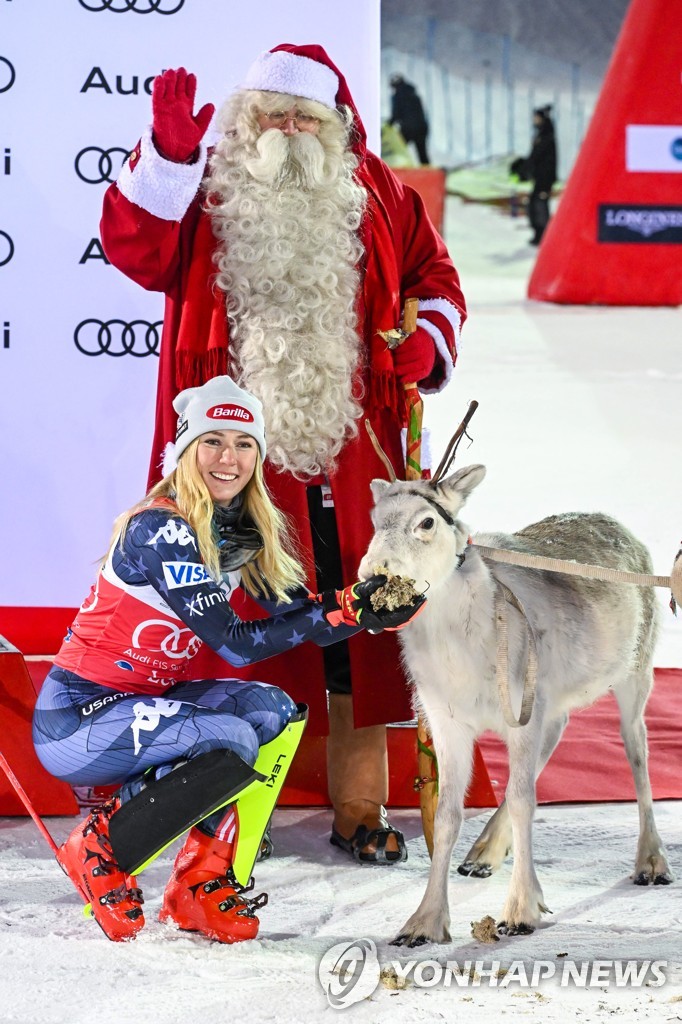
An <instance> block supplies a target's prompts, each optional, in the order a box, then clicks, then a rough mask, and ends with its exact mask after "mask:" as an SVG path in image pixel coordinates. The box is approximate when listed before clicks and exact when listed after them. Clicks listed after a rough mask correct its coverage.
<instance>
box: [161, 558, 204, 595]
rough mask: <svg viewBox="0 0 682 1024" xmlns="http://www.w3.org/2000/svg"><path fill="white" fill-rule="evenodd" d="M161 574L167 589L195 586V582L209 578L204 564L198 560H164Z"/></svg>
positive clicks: (201, 581) (202, 581)
mask: <svg viewBox="0 0 682 1024" xmlns="http://www.w3.org/2000/svg"><path fill="white" fill-rule="evenodd" d="M163 576H164V579H165V581H166V585H167V586H168V589H169V590H176V589H177V588H178V587H196V586H197V584H199V583H205V582H206V580H210V579H211V577H210V576H209V574H208V573H207V572H206V566H205V565H201V564H200V563H199V562H164V563H163Z"/></svg>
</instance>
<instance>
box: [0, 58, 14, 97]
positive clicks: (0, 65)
mask: <svg viewBox="0 0 682 1024" xmlns="http://www.w3.org/2000/svg"><path fill="white" fill-rule="evenodd" d="M16 77H17V74H16V71H15V70H14V64H12V62H11V61H9V60H7V57H0V92H7V90H8V89H11V88H12V86H13V85H14V80H15V78H16Z"/></svg>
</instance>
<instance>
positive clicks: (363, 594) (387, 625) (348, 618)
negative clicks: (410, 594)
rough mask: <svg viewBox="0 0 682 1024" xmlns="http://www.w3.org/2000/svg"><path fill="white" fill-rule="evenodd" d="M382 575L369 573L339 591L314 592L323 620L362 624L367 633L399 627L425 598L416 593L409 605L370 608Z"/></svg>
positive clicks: (411, 617) (379, 586)
mask: <svg viewBox="0 0 682 1024" xmlns="http://www.w3.org/2000/svg"><path fill="white" fill-rule="evenodd" d="M386 579H387V577H386V576H381V575H378V576H370V577H369V579H367V580H363V581H362V582H358V583H353V584H352V586H350V587H344V589H343V590H325V591H324V593H322V594H319V595H318V600H319V601H320V602H321V604H322V606H323V608H324V615H325V618H326V620H327V622H329V623H330V625H332V626H340V625H346V626H362V627H363V628H364V629H367V630H369V632H370V633H381V632H382V630H384V629H389V630H396V629H402V628H403V626H406V625H407V624H408V622H411V621H412V619H414V618H415V616H417V615H418V614H419V612H420V611H421V610H422V608H423V606H424V604H425V602H426V598H425V597H424V595H423V594H419V595H418V596H417V597H416V598H415V599H414V601H413V602H412V603H411V604H408V605H403V606H402V607H400V608H394V609H392V610H390V611H389V609H388V608H380V609H379V610H378V611H375V610H374V608H372V604H371V601H370V598H371V596H372V594H373V593H374V592H375V591H377V590H379V589H380V588H381V587H383V585H384V583H386Z"/></svg>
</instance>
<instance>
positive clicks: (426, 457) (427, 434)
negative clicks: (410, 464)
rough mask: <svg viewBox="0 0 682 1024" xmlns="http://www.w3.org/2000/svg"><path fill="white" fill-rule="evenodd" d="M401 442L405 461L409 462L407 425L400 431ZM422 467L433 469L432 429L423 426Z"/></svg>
mask: <svg viewBox="0 0 682 1024" xmlns="http://www.w3.org/2000/svg"><path fill="white" fill-rule="evenodd" d="M400 443H401V445H402V448H403V462H407V427H403V428H402V429H401V431H400ZM421 468H422V469H423V470H424V469H431V468H432V461H431V431H430V430H429V428H428V427H422V451H421Z"/></svg>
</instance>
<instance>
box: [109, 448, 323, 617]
mask: <svg viewBox="0 0 682 1024" xmlns="http://www.w3.org/2000/svg"><path fill="white" fill-rule="evenodd" d="M200 441H201V437H197V438H196V439H195V440H194V441H192V443H191V444H189V445H188V446H187V448H186V449H185V451H184V452H183V453H182V455H181V456H180V459H179V460H178V465H177V467H176V468H175V469H174V470H173V472H172V473H169V474H168V476H165V477H164V478H163V480H160V481H159V483H158V484H155V485H154V487H152V488H151V489H150V490H149V491H148V492H147V494H146V495H145V497H144V498H143V499H142V500H141V501H139V502H137V504H136V505H133V507H132V508H130V509H128V511H127V512H123V513H122V514H121V515H120V516H118V518H117V519H116V521H115V523H114V532H113V535H112V538H111V543H110V550H111V548H112V547H113V546H114V544H115V543H116V541H117V540H118V539H119V537H120V541H119V543H120V545H121V547H122V546H123V541H124V538H125V534H126V530H127V528H128V524H129V523H130V520H131V519H132V518H133V516H136V515H138V514H139V513H140V512H144V510H145V509H147V508H149V507H150V505H151V504H152V503H153V502H155V501H157V500H158V499H159V498H165V499H167V501H168V503H169V504H170V505H172V506H173V507H175V508H176V509H177V510H178V512H179V513H180V515H181V516H182V517H183V519H186V520H187V522H188V523H189V525H190V526H191V527H192V529H193V530H194V532H195V534H196V536H197V543H198V545H199V553H200V555H201V557H202V559H203V561H204V564H205V565H206V568H207V569H208V571H209V573H210V574H211V576H212V577H213V578H214V579H215V580H216V581H219V580H220V578H221V573H220V552H219V549H218V544H217V539H216V535H215V531H214V528H213V513H214V505H213V499H212V498H211V495H210V493H209V490H208V488H207V487H206V484H205V483H204V481H203V480H202V478H201V474H200V473H199V470H198V467H197V448H198V445H199V442H200ZM242 493H243V503H242V511H241V516H240V519H247V518H248V519H250V520H251V521H252V522H253V524H254V526H255V527H256V529H257V530H258V531H259V533H260V535H261V537H262V538H263V549H262V551H260V552H259V553H258V555H257V556H256V558H255V559H254V560H253V561H252V562H249V563H248V564H247V565H244V566H242V568H241V574H242V581H243V584H244V589H245V590H246V592H247V593H248V594H250V595H251V596H252V597H271V596H272V595H274V596H275V597H276V598H277V600H278V601H282V602H284V603H286V604H289V603H290V602H291V598H290V597H289V596H288V594H287V591H288V590H291V589H294V588H296V587H300V586H302V585H305V573H304V570H303V567H302V565H301V562H300V560H299V557H298V553H297V551H296V547H295V543H294V541H293V538H292V531H291V528H290V525H289V523H288V521H287V519H286V517H285V516H284V514H283V513H282V512H280V511H279V509H278V508H276V507H275V505H273V503H272V499H271V498H270V494H269V493H268V489H267V486H266V484H265V480H264V478H263V462H262V458H261V454H260V450H258V451H257V452H256V464H255V467H254V471H253V475H252V477H251V479H250V480H249V482H248V484H247V485H246V487H245V488H244V491H243V492H242Z"/></svg>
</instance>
